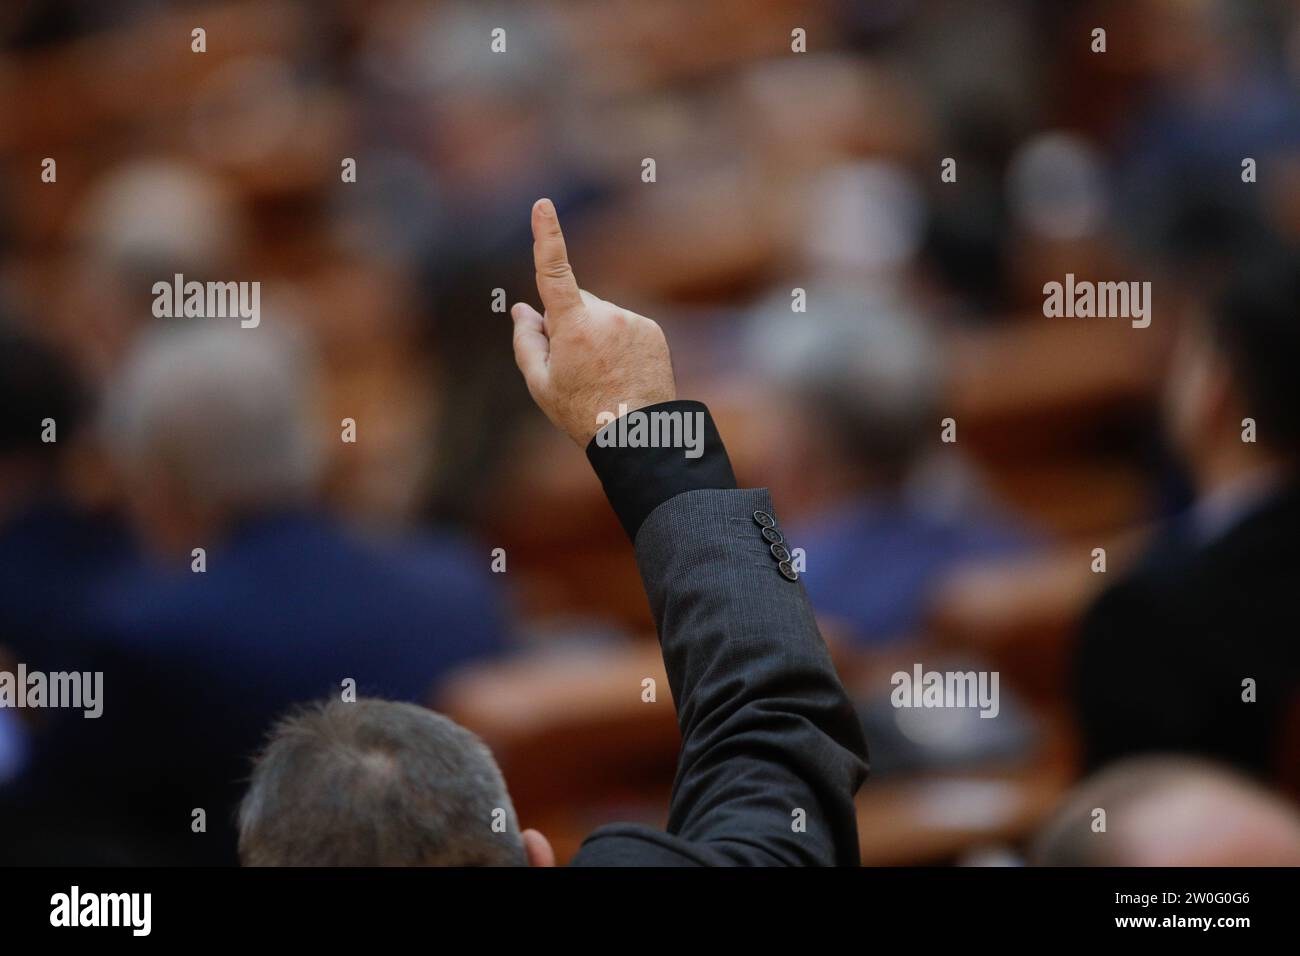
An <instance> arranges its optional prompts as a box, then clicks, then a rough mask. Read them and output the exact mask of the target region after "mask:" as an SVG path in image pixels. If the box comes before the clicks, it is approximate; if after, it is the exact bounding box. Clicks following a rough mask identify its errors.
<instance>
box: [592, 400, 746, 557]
mask: <svg viewBox="0 0 1300 956" xmlns="http://www.w3.org/2000/svg"><path fill="white" fill-rule="evenodd" d="M651 413H654V414H651ZM587 460H588V461H590V462H591V467H592V468H594V469H595V471H596V477H598V478H599V479H600V483H601V485H602V486H603V487H604V489H605V497H607V498H608V499H609V503H610V505H611V506H613V508H614V513H615V514H617V515H618V520H619V521H621V522H622V524H623V528H624V529H625V530H626V531H627V535H628V537H629V538H631V539H632V540H633V541H636V533H637V531H638V530H640V528H641V523H642V522H643V521H645V519H646V518H648V517H650V512H652V511H654V510H655V509H656V508H658V507H659V506H660V505H661V504H663V503H664V502H665V501H667V500H668V499H669V498H673V497H675V496H677V495H680V494H681V493H682V492H685V491H697V490H699V489H701V488H735V487H736V476H735V474H733V473H732V470H731V459H730V458H728V457H727V449H726V448H725V447H723V444H722V437H721V436H720V435H719V434H718V428H717V426H716V425H715V424H714V423H713V416H712V415H710V414H709V410H708V408H706V407H705V406H704V403H703V402H690V401H680V400H679V401H673V402H660V403H659V404H658V405H647V406H646V407H644V408H638V409H636V410H634V411H631V412H628V413H627V414H625V415H623V416H622V417H621V418H617V419H615V420H614V421H612V422H610V423H609V424H608V425H606V426H605V427H604V428H602V429H601V430H600V431H598V432H597V433H596V435H595V437H594V438H592V440H591V442H590V443H589V444H588V445H587Z"/></svg>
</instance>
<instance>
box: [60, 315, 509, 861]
mask: <svg viewBox="0 0 1300 956" xmlns="http://www.w3.org/2000/svg"><path fill="white" fill-rule="evenodd" d="M197 322H198V324H195V323H192V322H188V321H184V320H176V323H177V324H175V325H173V326H170V327H165V328H159V329H155V330H154V331H152V332H150V333H148V334H146V335H145V336H143V337H142V338H141V340H140V341H139V342H138V343H137V344H136V346H135V348H134V350H133V351H132V353H131V354H130V356H129V357H128V360H127V362H126V363H125V367H124V368H123V370H122V371H121V373H120V375H119V377H118V379H117V381H116V382H115V383H114V384H113V385H112V386H111V387H110V390H109V395H108V397H107V406H106V415H105V423H106V427H105V437H106V440H107V442H108V444H109V447H110V451H111V454H112V455H113V456H114V457H115V458H116V459H117V460H118V462H119V463H120V469H121V474H122V478H123V481H124V484H125V486H126V489H127V492H128V498H129V502H130V512H131V515H132V519H133V524H134V525H135V527H136V529H137V530H138V532H139V534H140V536H141V538H142V540H143V541H144V542H145V544H146V545H147V547H148V548H149V550H150V551H151V552H152V554H154V555H155V556H156V558H157V560H155V561H154V562H152V563H151V564H150V566H148V567H146V568H143V569H141V570H139V571H135V572H132V573H128V574H123V575H121V576H120V577H119V579H118V580H116V581H115V582H113V586H112V588H111V589H108V591H107V592H106V593H105V594H104V596H103V600H102V602H101V604H100V606H99V614H100V627H101V639H100V641H99V642H98V644H97V645H96V649H95V656H94V669H97V670H102V671H103V672H104V697H105V706H104V715H103V717H102V718H100V719H99V720H96V721H85V722H84V723H85V725H86V726H84V727H80V728H77V729H78V731H79V733H77V734H76V735H75V739H74V740H69V741H67V742H66V746H65V747H64V749H63V751H62V752H59V753H55V754H52V755H51V758H52V760H51V762H52V763H53V764H54V769H55V771H56V772H55V773H53V774H52V776H51V780H52V781H55V782H61V783H62V786H63V789H64V791H65V794H66V792H75V793H77V794H78V795H80V796H81V797H82V799H81V801H80V802H81V804H83V806H82V807H81V808H79V811H78V812H79V813H93V814H96V815H98V816H99V817H100V818H102V819H103V820H104V821H105V826H106V827H111V828H113V829H114V832H120V831H121V828H123V827H129V828H131V830H132V832H133V833H135V832H138V834H139V839H138V840H137V841H135V842H134V843H133V848H134V849H135V850H136V857H135V859H142V860H143V861H152V860H176V861H196V862H227V861H228V862H234V859H235V842H234V833H233V830H232V829H231V823H232V818H231V809H232V808H233V807H234V805H235V803H236V802H237V800H238V797H239V791H240V788H241V785H242V781H243V779H244V778H245V776H246V774H247V771H248V767H249V764H248V758H249V757H250V756H251V755H252V754H253V753H254V751H256V749H257V748H258V746H259V744H260V742H261V736H262V734H263V733H264V731H265V728H266V727H267V726H269V725H270V723H271V721H272V720H273V719H274V718H275V717H276V716H277V715H279V714H280V713H282V712H284V710H285V709H286V708H288V707H290V706H292V705H293V704H295V703H298V702H300V701H306V700H311V699H315V698H318V697H320V696H321V695H322V694H325V695H331V696H334V695H337V696H338V697H339V698H340V699H345V695H348V694H351V693H353V692H355V693H356V694H357V695H361V694H379V695H383V696H386V697H392V698H396V699H399V700H405V701H412V702H417V703H424V702H427V700H428V699H429V695H430V693H431V690H432V688H433V687H434V686H435V685H436V684H437V683H438V681H439V680H440V679H442V678H443V677H445V676H446V675H447V674H448V673H449V672H450V671H452V670H453V669H455V668H457V667H458V666H460V665H463V664H466V663H468V662H470V661H473V660H476V659H481V658H484V657H487V656H491V655H495V654H499V653H501V652H502V651H503V650H504V647H505V641H504V637H503V625H502V619H501V613H500V602H499V600H498V596H497V593H496V591H495V590H494V589H493V587H492V586H491V581H490V573H489V568H488V554H487V552H486V550H485V551H483V552H482V553H477V552H476V551H474V550H472V549H471V548H470V547H469V546H468V545H467V544H466V543H464V542H461V541H459V540H456V539H453V538H438V537H427V538H421V539H419V540H409V541H405V542H400V543H399V542H380V541H377V540H369V539H367V538H366V537H365V536H363V535H361V534H358V533H355V532H353V531H351V530H348V529H345V528H343V527H341V526H339V525H338V524H336V523H335V522H334V521H333V520H331V519H330V518H329V517H328V516H326V515H325V514H323V513H322V512H321V510H320V509H319V508H318V507H317V506H316V505H315V493H316V487H317V484H318V479H319V476H320V472H321V468H322V458H323V456H322V444H321V441H320V437H321V436H320V435H318V434H317V433H316V430H315V428H314V427H313V413H312V397H313V394H312V362H311V360H310V352H309V350H307V349H305V348H303V347H302V345H303V343H302V341H301V338H300V337H298V336H296V335H293V334H290V333H288V332H287V331H286V330H285V329H283V328H279V327H276V326H273V325H271V324H269V323H263V324H261V325H259V326H258V327H256V328H247V329H244V328H240V327H239V325H238V323H234V324H221V322H222V320H219V319H215V320H214V319H202V320H197ZM359 424H360V429H361V431H360V433H361V434H362V435H363V436H364V425H365V423H364V422H362V423H359ZM362 440H364V438H362ZM344 447H345V448H346V447H348V446H346V445H345V446H344ZM196 549H202V551H201V552H199V551H198V550H196ZM74 781H75V782H74ZM199 810H202V811H203V813H202V814H198V813H197V811H199ZM200 822H202V824H203V826H202V827H200Z"/></svg>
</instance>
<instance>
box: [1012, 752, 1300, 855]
mask: <svg viewBox="0 0 1300 956" xmlns="http://www.w3.org/2000/svg"><path fill="white" fill-rule="evenodd" d="M1098 809H1102V810H1105V811H1106V831H1105V832H1100V833H1099V832H1094V831H1093V821H1094V819H1095V818H1096V814H1095V811H1096V810H1098ZM1030 856H1031V859H1032V861H1033V862H1034V863H1036V864H1039V865H1045V866H1297V865H1300V811H1297V808H1296V807H1295V806H1294V805H1293V804H1291V803H1289V802H1288V801H1287V800H1285V799H1283V798H1282V797H1281V796H1279V795H1277V794H1274V793H1273V792H1271V791H1269V790H1267V789H1265V788H1264V787H1262V786H1260V785H1259V784H1258V783H1256V782H1254V781H1253V780H1250V779H1249V778H1247V777H1245V776H1242V775H1241V774H1238V773H1236V772H1235V771H1233V770H1230V769H1228V768H1226V767H1222V766H1220V765H1218V764H1214V763H1210V762H1208V761H1203V760H1197V759H1193V758H1189V757H1174V756H1167V757H1141V758H1134V759H1132V760H1126V761H1122V762H1120V763H1118V764H1116V765H1114V766H1113V767H1111V768H1109V769H1107V770H1104V771H1102V772H1101V773H1099V774H1096V775H1095V776H1093V777H1091V778H1089V779H1088V780H1086V781H1085V782H1084V783H1083V784H1082V785H1080V787H1079V788H1078V789H1077V790H1076V791H1075V793H1074V795H1073V796H1072V797H1071V798H1070V799H1069V800H1068V801H1067V803H1066V804H1065V806H1064V807H1063V808H1062V809H1061V810H1060V811H1059V812H1058V813H1057V814H1056V816H1055V817H1054V818H1053V819H1052V820H1051V821H1050V822H1049V823H1048V825H1047V826H1046V827H1045V828H1044V829H1043V831H1042V833H1041V834H1040V835H1039V836H1038V839H1037V840H1036V841H1035V843H1034V845H1033V848H1032V850H1031V854H1030Z"/></svg>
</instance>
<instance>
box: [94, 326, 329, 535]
mask: <svg viewBox="0 0 1300 956" xmlns="http://www.w3.org/2000/svg"><path fill="white" fill-rule="evenodd" d="M311 401H312V369H311V361H310V357H309V354H308V353H307V351H306V350H305V348H304V343H303V341H302V339H301V336H300V335H299V334H298V333H290V332H289V330H287V329H285V328H282V327H278V326H275V325H273V324H270V323H263V324H262V325H261V326H260V327H258V328H256V329H242V328H239V327H238V325H237V324H234V325H232V324H229V323H222V322H220V321H214V320H208V319H204V320H196V321H186V320H176V324H168V325H160V326H155V327H154V328H152V329H150V330H149V331H147V332H145V333H144V334H143V335H142V336H141V337H140V338H139V339H138V340H137V342H136V343H135V345H134V347H133V349H132V350H131V352H130V354H129V355H128V356H127V358H126V360H125V363H124V365H123V368H122V369H121V372H120V374H119V376H118V377H117V379H116V380H115V381H114V382H113V383H112V385H111V386H110V388H109V392H108V398H107V407H106V420H105V424H106V438H107V441H108V445H109V448H110V450H111V452H112V453H113V454H114V456H115V457H116V458H117V459H118V461H119V463H120V464H121V466H122V468H123V471H124V472H125V473H126V474H127V475H128V477H134V478H137V479H143V480H147V479H149V478H150V477H153V476H157V475H159V474H161V475H163V476H165V478H166V480H167V482H168V483H169V485H171V486H173V487H175V488H176V489H177V490H178V492H179V493H180V494H182V495H183V496H185V497H186V498H187V499H189V500H191V501H193V502H201V503H202V504H203V506H204V507H205V508H208V509H212V510H215V511H216V512H218V513H220V514H225V515H229V514H234V513H239V512H246V511H256V510H261V509H265V508H269V507H276V506H281V505H286V504H294V503H296V502H299V501H301V500H304V499H306V498H307V497H309V496H310V494H311V493H312V490H313V488H314V486H315V483H316V480H317V478H318V475H319V470H320V454H319V451H320V449H319V445H318V443H317V441H316V437H317V436H316V434H315V429H314V423H313V420H312V411H311Z"/></svg>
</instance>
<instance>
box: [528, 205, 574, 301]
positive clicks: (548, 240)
mask: <svg viewBox="0 0 1300 956" xmlns="http://www.w3.org/2000/svg"><path fill="white" fill-rule="evenodd" d="M533 265H534V267H535V268H536V270H537V292H538V294H539V295H541V297H542V307H543V308H544V309H545V310H546V318H547V323H548V324H551V323H555V322H564V321H566V320H567V319H570V318H575V317H577V316H578V315H581V314H582V312H583V311H584V307H583V304H582V296H581V294H580V293H579V292H578V280H577V279H575V278H574V276H573V268H572V267H571V266H570V265H569V254H568V251H567V250H566V249H565V247H564V233H563V232H562V231H561V230H560V219H559V217H558V216H557V215H556V214H555V204H554V203H552V202H551V201H550V200H549V199H539V200H537V202H535V203H533Z"/></svg>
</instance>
